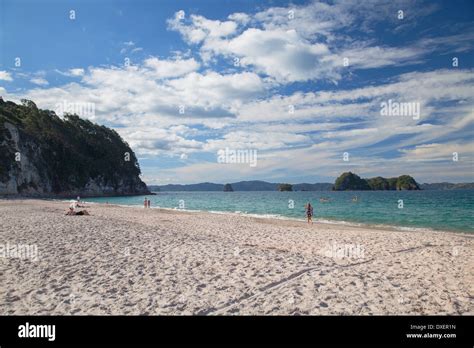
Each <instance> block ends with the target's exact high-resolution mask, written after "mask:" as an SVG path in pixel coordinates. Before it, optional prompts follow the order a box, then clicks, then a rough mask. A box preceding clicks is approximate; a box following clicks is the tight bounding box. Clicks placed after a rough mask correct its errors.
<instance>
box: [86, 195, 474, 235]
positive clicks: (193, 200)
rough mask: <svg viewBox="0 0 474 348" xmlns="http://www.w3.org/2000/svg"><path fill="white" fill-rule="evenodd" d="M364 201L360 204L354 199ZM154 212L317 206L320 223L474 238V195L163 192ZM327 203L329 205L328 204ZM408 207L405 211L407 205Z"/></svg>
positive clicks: (269, 213)
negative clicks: (454, 233)
mask: <svg viewBox="0 0 474 348" xmlns="http://www.w3.org/2000/svg"><path fill="white" fill-rule="evenodd" d="M356 195H357V196H358V201H357V202H353V201H352V198H353V197H354V196H356ZM144 197H145V196H134V197H104V198H87V199H85V201H87V202H100V203H105V202H109V203H110V204H120V205H133V206H143V200H144ZM147 197H148V199H150V201H151V207H152V208H156V207H160V208H172V209H173V208H176V209H185V210H199V211H211V212H232V213H234V212H238V213H242V214H249V215H261V216H266V217H274V218H293V219H301V220H303V219H304V218H305V212H304V205H305V204H306V202H311V204H312V205H313V206H314V214H315V218H316V220H319V221H324V222H334V223H349V224H353V223H355V224H371V225H389V226H396V227H400V228H407V229H410V228H427V229H433V230H447V231H458V232H470V233H474V190H456V191H454V190H453V191H352V192H330V191H329V192H302V191H298V192H273V191H261V192H158V193H157V195H156V196H147ZM322 197H326V198H328V199H329V202H325V203H322V202H320V198H322ZM400 200H401V201H403V208H399V206H401V204H400V203H401V201H400Z"/></svg>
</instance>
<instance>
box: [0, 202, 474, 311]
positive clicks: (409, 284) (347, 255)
mask: <svg viewBox="0 0 474 348" xmlns="http://www.w3.org/2000/svg"><path fill="white" fill-rule="evenodd" d="M67 206H68V205H67V203H64V202H58V201H44V200H0V245H1V246H2V247H3V255H2V254H0V279H1V281H0V314H1V315H12V314H15V315H39V314H46V315H49V314H68V315H69V314H74V315H87V314H90V315H99V314H117V315H118V314H133V315H158V314H165V315H192V314H194V315H196V314H200V315H204V314H206V315H297V314H300V315H341V314H347V315H381V314H413V315H420V314H442V315H444V314H450V315H466V314H471V315H472V314H474V310H473V309H474V305H473V304H474V271H473V264H474V262H473V261H474V258H473V250H474V248H473V247H474V240H473V238H474V236H473V235H468V234H457V233H450V232H431V231H416V232H413V231H394V230H389V229H382V228H368V227H352V226H344V225H336V224H322V223H315V224H314V225H307V224H305V223H303V222H298V221H287V220H271V219H263V218H252V217H246V216H241V215H237V214H211V213H191V212H184V211H170V210H161V209H143V208H138V207H137V208H131V207H119V206H113V205H104V204H94V205H90V208H88V210H89V212H90V214H91V215H90V216H65V215H64V213H65V210H66V208H67ZM19 244H22V245H29V246H35V248H37V249H36V250H37V255H36V256H37V260H34V258H33V257H30V256H31V255H26V256H25V255H20V256H21V257H20V256H19V255H16V256H15V255H14V254H13V253H12V252H11V247H12V245H19ZM7 245H8V248H10V249H9V250H10V251H8V250H7Z"/></svg>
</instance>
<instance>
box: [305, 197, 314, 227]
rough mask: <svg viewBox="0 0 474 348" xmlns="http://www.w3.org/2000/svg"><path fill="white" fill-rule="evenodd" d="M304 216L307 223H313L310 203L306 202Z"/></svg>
mask: <svg viewBox="0 0 474 348" xmlns="http://www.w3.org/2000/svg"><path fill="white" fill-rule="evenodd" d="M305 208H306V217H307V218H308V224H309V223H310V222H311V224H313V206H312V205H311V203H309V202H308V203H307V204H306V206H305Z"/></svg>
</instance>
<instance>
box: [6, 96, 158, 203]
mask: <svg viewBox="0 0 474 348" xmlns="http://www.w3.org/2000/svg"><path fill="white" fill-rule="evenodd" d="M139 175H140V167H139V165H138V161H137V159H136V157H135V154H134V153H133V151H132V150H131V148H130V147H129V146H128V144H127V143H126V142H124V141H123V139H122V138H121V137H120V135H119V134H118V133H116V132H115V131H114V130H112V129H109V128H107V127H104V126H99V125H97V124H94V123H92V122H90V121H88V120H83V119H81V118H79V117H78V116H76V115H66V116H64V118H60V117H58V116H57V115H56V114H55V113H54V112H52V111H49V110H40V109H38V108H37V107H36V105H35V104H34V103H33V102H31V101H28V100H23V101H22V105H18V104H15V103H13V102H5V101H3V100H2V99H1V98H0V195H22V196H76V195H81V196H102V195H134V194H148V193H149V191H148V188H147V186H146V185H145V183H144V182H143V181H142V180H141V179H140V177H139Z"/></svg>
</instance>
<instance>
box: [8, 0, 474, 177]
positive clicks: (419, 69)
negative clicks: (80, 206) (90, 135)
mask: <svg viewBox="0 0 474 348" xmlns="http://www.w3.org/2000/svg"><path fill="white" fill-rule="evenodd" d="M473 14H474V2H473V1H470V0H466V1H459V0H455V1H426V2H423V1H394V0H387V1H372V0H365V1H350V0H342V1H337V0H334V1H293V2H291V3H290V2H285V1H252V0H235V1H234V0H233V1H222V0H220V1H219V0H202V1H183V0H179V1H177V0H170V1H168V0H166V1H144V0H134V1H131V0H125V1H124V0H122V1H109V0H103V1H89V0H82V1H41V2H39V1H32V0H31V1H25V0H0V95H2V96H3V98H4V99H8V100H13V101H19V100H20V99H21V98H27V99H31V100H33V101H34V102H35V103H36V104H37V105H38V106H39V107H41V108H48V109H51V110H56V112H57V113H58V114H59V115H61V113H62V111H63V109H61V108H59V105H75V106H76V108H77V106H79V108H80V106H84V105H93V112H83V114H82V115H81V116H83V117H85V118H88V119H90V120H92V121H94V122H97V123H99V124H104V125H106V126H109V127H112V128H114V129H115V130H117V131H118V132H119V134H120V135H121V136H122V137H123V138H124V139H125V140H126V141H127V142H128V143H129V144H130V146H131V147H132V148H133V150H134V151H135V152H136V154H137V156H138V158H139V162H140V166H141V169H142V172H143V179H144V180H145V182H147V183H148V184H166V183H195V182H203V181H212V182H220V183H225V182H233V181H238V180H254V179H259V180H268V181H273V182H281V181H285V182H291V183H296V182H326V181H330V182H332V181H333V180H334V179H335V177H337V176H338V175H339V174H340V173H342V172H344V171H349V170H351V171H353V172H356V173H358V174H360V175H362V176H363V177H371V176H377V175H382V176H398V175H401V174H411V175H413V176H414V177H415V179H416V180H417V181H419V182H439V181H453V182H469V181H474V111H473V106H474V15H473ZM389 102H390V103H391V104H390V105H392V107H394V106H396V105H398V106H400V105H401V104H402V103H410V104H405V105H411V106H413V109H412V110H410V111H409V112H408V114H405V115H397V113H396V109H394V108H392V109H390V110H391V114H387V113H384V112H382V109H383V107H382V105H384V104H388V103H389ZM87 103H89V104H87ZM417 107H419V114H418V113H416V112H415V110H417ZM79 111H81V110H80V109H79ZM89 111H90V110H89ZM225 148H228V149H229V150H237V149H241V150H252V151H257V165H256V166H251V165H249V164H246V163H240V164H224V163H219V161H218V160H217V152H218V151H219V150H220V149H225ZM345 153H346V155H345V156H344V154H345ZM453 154H454V155H453ZM454 157H456V158H454ZM455 159H457V161H456V160H455Z"/></svg>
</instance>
